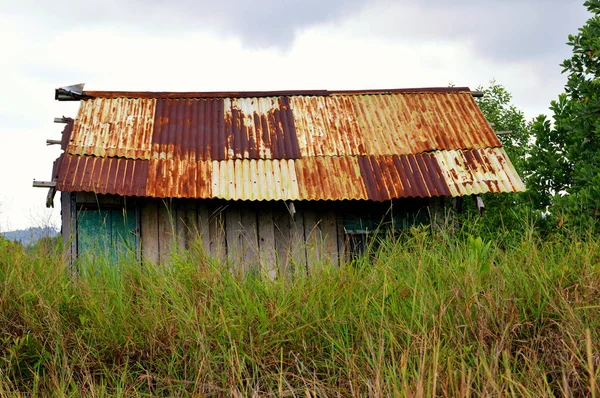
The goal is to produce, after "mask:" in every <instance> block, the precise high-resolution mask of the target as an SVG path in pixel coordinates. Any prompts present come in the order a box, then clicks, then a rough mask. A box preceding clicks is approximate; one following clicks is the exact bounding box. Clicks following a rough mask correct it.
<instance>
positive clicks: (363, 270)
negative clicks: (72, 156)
mask: <svg viewBox="0 0 600 398" xmlns="http://www.w3.org/2000/svg"><path fill="white" fill-rule="evenodd" d="M459 235H460V236H459ZM85 269H86V270H88V271H89V272H86V273H83V274H79V275H75V276H72V275H69V273H68V272H67V270H66V269H65V268H64V267H63V265H62V264H61V262H60V253H57V252H50V253H47V251H44V250H38V251H37V252H36V251H33V252H31V251H29V252H27V251H25V250H23V249H22V248H21V247H20V246H16V245H13V244H11V243H9V242H7V241H0V395H1V396H14V395H19V394H23V395H27V396H48V395H54V396H92V397H102V396H156V395H165V396H195V397H202V396H301V397H308V396H318V397H326V396H333V397H336V396H357V397H358V396H409V397H413V396H415V397H420V396H434V395H437V396H447V397H466V396H482V395H484V396H514V397H517V396H518V397H521V396H531V397H539V396H563V395H566V396H591V397H595V396H596V395H597V394H598V392H599V390H598V387H597V380H598V376H599V374H600V372H599V371H598V368H599V367H600V357H599V352H600V345H599V339H598V338H599V333H600V238H598V237H593V236H590V237H586V238H572V237H570V238H567V237H562V236H555V237H550V238H546V239H545V240H544V241H542V240H540V239H538V238H536V237H533V236H530V235H528V234H527V233H523V234H522V235H521V236H519V237H518V238H514V237H513V238H512V239H508V240H507V239H503V238H498V239H497V240H495V241H493V242H485V241H482V240H481V239H478V238H473V237H470V236H468V235H466V234H464V235H463V234H458V235H457V236H455V237H453V238H448V237H445V236H443V235H432V234H431V233H430V232H428V230H427V229H416V230H413V231H412V232H410V233H407V234H405V235H403V236H400V237H398V238H396V239H395V240H394V239H386V240H383V241H382V242H381V243H380V247H379V249H378V250H377V251H376V252H374V254H373V255H372V256H371V257H366V258H362V259H358V260H356V261H355V262H354V263H352V264H349V265H348V266H344V267H342V268H323V269H322V270H321V271H320V272H318V273H317V274H316V275H312V276H311V278H307V277H306V276H304V274H302V273H301V272H298V273H297V274H295V275H292V276H290V277H288V278H279V279H277V280H275V281H272V280H269V279H268V278H261V277H260V275H259V276H256V275H254V276H252V275H250V276H247V277H246V278H243V279H241V278H236V277H234V276H232V273H231V272H230V271H229V270H228V269H227V267H225V266H224V265H220V264H216V263H214V262H211V261H207V260H206V259H203V258H202V256H201V255H198V254H197V255H195V256H194V255H189V256H180V257H175V258H174V259H173V261H172V264H171V265H170V266H168V267H155V266H151V265H148V264H144V265H143V266H139V265H138V264H134V263H128V262H123V263H121V264H106V263H104V262H102V261H101V260H98V261H97V262H96V263H93V264H92V263H90V264H86V268H85Z"/></svg>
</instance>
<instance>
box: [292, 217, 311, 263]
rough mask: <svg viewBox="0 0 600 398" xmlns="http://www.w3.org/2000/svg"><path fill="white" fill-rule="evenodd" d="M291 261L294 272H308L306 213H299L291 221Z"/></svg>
mask: <svg viewBox="0 0 600 398" xmlns="http://www.w3.org/2000/svg"><path fill="white" fill-rule="evenodd" d="M290 247H291V260H292V264H293V268H294V272H299V271H300V270H302V271H304V272H306V269H307V268H306V267H307V264H306V237H305V236H304V212H303V211H297V212H296V214H295V215H294V219H293V220H290Z"/></svg>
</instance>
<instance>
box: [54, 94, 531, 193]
mask: <svg viewBox="0 0 600 398" xmlns="http://www.w3.org/2000/svg"><path fill="white" fill-rule="evenodd" d="M113 94H114V93H113ZM188 94H190V95H189V96H183V97H181V98H178V97H177V96H176V95H175V94H174V93H154V95H153V93H143V95H142V94H140V97H139V98H125V97H124V96H119V95H112V94H111V95H109V94H106V96H105V97H102V96H100V97H98V98H89V99H86V100H83V101H82V104H81V108H80V112H79V117H78V119H77V120H76V121H75V122H74V123H73V124H72V125H71V124H69V125H68V126H67V128H66V129H65V131H68V132H70V133H71V134H70V139H69V143H68V145H67V147H66V153H65V154H64V156H63V157H62V158H61V159H60V160H59V161H57V162H56V166H55V169H56V170H55V171H54V172H53V175H55V174H57V175H58V183H57V188H58V189H59V190H62V191H90V192H96V193H102V194H118V195H125V196H150V197H158V198H168V197H185V198H221V199H228V200H344V199H368V200H374V201H384V200H389V199H392V198H402V197H431V196H459V195H468V194H473V193H483V192H513V191H521V190H524V189H525V187H524V185H523V183H522V182H521V180H520V179H519V177H518V175H517V173H516V172H515V170H514V168H513V166H512V164H511V163H510V161H509V160H508V158H507V157H506V153H505V152H504V150H503V149H502V148H501V144H500V141H499V140H498V138H497V137H496V136H495V134H494V132H493V131H492V129H491V127H490V126H489V125H488V123H487V122H486V120H485V119H484V117H483V115H482V114H481V112H480V111H479V109H478V108H477V105H476V103H475V102H474V100H473V98H472V96H471V93H470V91H468V90H465V89H426V90H422V91H418V90H399V91H395V90H389V91H379V92H368V93H365V92H324V93H320V94H319V92H310V93H304V94H308V95H300V94H297V95H292V94H291V93H283V92H282V93H280V95H276V94H273V93H271V95H261V94H260V93H253V94H256V95H255V96H250V97H243V98H241V97H228V96H225V95H224V94H223V93H214V95H208V94H207V95H206V96H205V97H202V98H195V97H193V96H192V95H191V93H188ZM86 95H87V96H89V95H90V92H87V93H86ZM71 128H72V132H71ZM65 134H66V133H65ZM66 135H67V134H66ZM66 135H65V137H66Z"/></svg>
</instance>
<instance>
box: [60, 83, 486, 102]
mask: <svg viewBox="0 0 600 398" xmlns="http://www.w3.org/2000/svg"><path fill="white" fill-rule="evenodd" d="M80 87H81V88H80ZM465 92H466V93H470V94H471V95H473V97H481V96H483V93H482V92H481V91H472V90H471V89H470V88H468V87H423V88H392V89H367V90H277V91H205V92H192V91H188V92H169V91H83V85H82V84H81V85H74V86H67V87H62V88H58V89H56V93H55V99H57V100H59V101H77V100H80V99H88V98H161V99H186V98H188V99H189V98H250V97H253V98H256V97H277V96H321V97H326V96H333V95H369V94H400V93H401V94H419V93H465Z"/></svg>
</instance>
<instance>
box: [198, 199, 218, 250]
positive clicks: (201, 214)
mask: <svg viewBox="0 0 600 398" xmlns="http://www.w3.org/2000/svg"><path fill="white" fill-rule="evenodd" d="M196 215H197V223H196V225H197V227H198V238H199V239H200V241H201V242H202V249H203V250H204V254H205V255H207V256H209V257H216V254H213V253H211V251H210V239H211V238H210V229H209V225H210V222H209V217H210V214H209V212H208V205H207V204H206V202H205V201H203V200H198V201H197V202H196Z"/></svg>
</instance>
